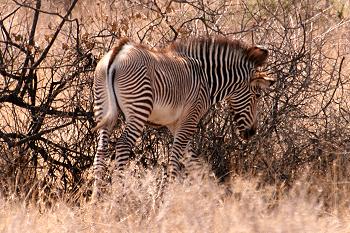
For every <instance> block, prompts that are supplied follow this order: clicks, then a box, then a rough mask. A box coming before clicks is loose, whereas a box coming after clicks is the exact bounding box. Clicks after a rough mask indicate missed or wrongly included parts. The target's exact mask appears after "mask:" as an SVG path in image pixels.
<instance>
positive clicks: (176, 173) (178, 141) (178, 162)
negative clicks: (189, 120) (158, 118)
mask: <svg viewBox="0 0 350 233" xmlns="http://www.w3.org/2000/svg"><path fill="white" fill-rule="evenodd" d="M193 125H194V124H187V127H186V125H183V127H182V128H181V129H180V130H178V131H177V132H176V133H175V137H174V143H173V147H172V149H171V153H170V158H169V169H168V170H169V172H168V176H169V178H170V181H173V180H175V179H178V178H180V177H181V176H180V175H181V174H180V173H181V170H182V168H183V163H182V162H183V161H184V160H183V158H184V153H185V149H186V146H187V145H188V143H189V139H190V138H191V136H192V135H193V133H194V132H195V128H194V127H193Z"/></svg>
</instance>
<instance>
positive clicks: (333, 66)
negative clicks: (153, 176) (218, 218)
mask: <svg viewBox="0 0 350 233" xmlns="http://www.w3.org/2000/svg"><path fill="white" fill-rule="evenodd" d="M94 3H95V4H92V3H91V2H85V1H81V2H77V1H76V0H74V1H70V2H69V3H68V1H53V0H45V1H40V0H36V1H34V0H32V1H3V2H2V3H0V7H1V9H0V14H1V21H0V31H1V34H0V46H1V50H0V75H1V80H0V103H1V105H0V118H1V122H0V124H1V125H0V142H1V144H0V153H1V155H2V156H1V158H0V184H1V186H2V187H4V188H3V189H2V190H1V195H2V196H5V197H10V196H16V197H20V199H23V198H24V199H31V198H32V199H33V200H34V201H35V200H43V198H42V197H43V195H44V196H45V197H46V198H47V200H51V199H52V198H53V197H52V196H54V197H55V198H56V199H60V198H63V196H67V195H68V196H70V197H74V198H73V199H74V200H76V202H78V203H79V199H80V198H82V199H84V198H86V197H87V196H89V190H87V189H86V187H90V186H91V183H89V182H91V170H90V167H91V164H92V161H93V155H94V153H95V149H96V140H95V136H96V135H95V134H93V133H92V132H91V128H92V127H93V126H94V121H93V117H92V102H93V100H92V95H91V90H92V80H93V71H94V68H95V66H96V62H97V61H98V59H99V58H100V57H101V56H102V55H103V54H105V52H106V51H108V49H110V48H111V47H112V46H113V44H114V43H115V41H116V40H117V39H118V38H120V37H122V36H127V37H130V38H132V39H133V40H134V41H136V42H140V43H143V44H146V45H148V46H163V45H165V44H166V43H167V42H171V41H173V40H175V39H178V38H182V39H186V38H188V37H191V36H215V35H222V36H226V37H228V38H236V39H242V40H244V41H245V42H247V43H249V44H261V45H265V46H266V47H267V48H268V49H269V50H270V51H271V52H270V59H269V62H268V64H267V66H266V68H265V70H266V71H267V72H268V73H269V74H270V75H271V76H273V77H276V79H277V82H276V84H275V86H274V87H273V88H272V89H271V90H270V91H268V92H267V93H266V94H265V95H264V96H263V97H262V100H261V113H260V117H259V132H258V135H257V136H255V137H254V138H253V139H252V140H251V141H249V142H241V141H240V140H239V139H238V138H237V136H236V134H235V124H234V122H233V119H232V117H231V114H230V113H229V112H228V111H227V108H226V104H225V103H221V104H218V105H216V106H213V107H212V108H211V109H210V111H209V112H208V114H207V115H206V116H205V117H204V118H203V119H202V121H201V122H200V124H199V126H198V132H197V133H196V135H195V136H194V139H193V144H194V147H195V148H196V149H197V152H198V153H199V154H200V155H201V156H202V158H203V159H204V160H206V161H207V162H208V163H209V164H210V166H211V168H212V170H213V171H214V172H215V174H216V178H217V179H218V180H220V181H226V182H230V181H227V180H228V178H229V177H237V176H238V177H248V178H249V179H251V177H255V178H256V179H258V181H257V182H258V184H259V186H261V187H264V186H265V185H273V186H276V187H278V188H277V189H276V190H277V191H276V192H277V194H276V195H275V198H278V197H280V196H282V197H283V198H284V196H283V195H288V192H289V190H290V189H291V188H292V187H293V184H294V182H295V180H297V179H298V178H299V177H300V175H301V174H304V173H306V174H307V176H309V177H310V179H309V181H308V182H310V183H311V184H313V185H310V186H309V191H310V192H312V193H314V194H315V195H316V196H318V197H319V198H320V199H322V200H324V201H325V202H326V203H327V205H326V206H328V207H329V208H336V209H338V208H343V207H346V206H347V201H346V195H347V194H348V193H349V185H348V180H349V172H348V169H347V167H348V164H349V156H348V155H349V151H350V141H349V138H350V125H349V122H350V118H349V116H350V106H349V100H350V96H349V95H350V94H349V93H350V91H349V89H350V84H349V79H348V76H349V74H350V72H349V62H348V60H349V46H348V45H349V37H348V32H349V29H350V28H349V20H350V18H349V4H348V3H344V2H342V1H313V0H310V1H302V2H300V1H292V2H290V1H265V0H263V1H257V2H252V1H214V0H213V1H210V0H209V1H205V2H203V1H186V0H184V1H139V0H128V1H123V2H120V1H108V0H101V1H95V2H94ZM122 128H123V121H122V117H121V120H120V121H118V124H117V125H116V133H115V135H114V136H113V138H112V140H111V143H110V151H111V153H113V151H114V150H113V145H114V143H115V138H116V137H118V135H119V134H120V130H121V129H122ZM170 147H171V136H170V135H169V133H168V131H167V130H165V129H162V130H155V129H152V128H146V129H145V132H144V134H143V135H142V138H141V140H140V141H139V142H138V144H137V145H136V148H135V149H134V151H133V155H132V157H133V159H134V160H136V161H137V164H138V165H139V166H140V167H145V168H148V169H149V170H152V169H153V168H154V169H155V170H159V169H160V167H162V166H163V165H164V164H165V165H166V162H167V155H168V153H169V148H170ZM180 190H181V188H180ZM263 190H264V189H263ZM315 190H321V191H320V192H321V193H319V192H318V191H315ZM183 191H184V192H185V190H183ZM212 195H213V194H208V196H209V197H212ZM140 203H141V201H140ZM169 205H172V204H169ZM125 208H127V207H125ZM203 209H205V208H204V207H203ZM224 214H225V213H224ZM282 216H283V215H282ZM140 221H141V220H140ZM179 221H180V220H179ZM180 222H181V221H180ZM175 225H176V224H175Z"/></svg>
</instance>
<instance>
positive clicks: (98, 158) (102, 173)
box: [91, 128, 111, 201]
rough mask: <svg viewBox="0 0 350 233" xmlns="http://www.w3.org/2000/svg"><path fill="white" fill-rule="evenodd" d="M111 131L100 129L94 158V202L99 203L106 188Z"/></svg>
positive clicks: (92, 198)
mask: <svg viewBox="0 0 350 233" xmlns="http://www.w3.org/2000/svg"><path fill="white" fill-rule="evenodd" d="M110 133H111V130H109V129H106V128H100V129H99V130H98V144H97V152H96V155H95V158H94V164H93V172H94V185H93V190H92V197H91V200H92V201H97V200H98V198H99V197H100V196H101V189H103V188H104V187H105V186H106V183H107V182H106V175H107V170H108V169H107V167H108V163H107V161H108V141H109V137H110Z"/></svg>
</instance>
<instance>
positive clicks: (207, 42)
mask: <svg viewBox="0 0 350 233" xmlns="http://www.w3.org/2000/svg"><path fill="white" fill-rule="evenodd" d="M212 46H215V47H217V48H223V49H230V50H231V51H234V52H238V53H240V54H241V55H242V56H244V57H247V58H248V59H249V60H251V61H252V62H254V63H259V61H258V60H256V59H255V58H256V57H255V56H251V55H252V51H253V50H252V48H256V47H249V46H248V45H247V44H245V43H243V42H242V41H239V40H229V39H227V38H225V37H212V38H210V37H199V38H190V39H182V40H178V41H175V42H173V43H172V44H170V46H168V48H167V50H168V51H172V52H176V53H179V54H184V55H187V56H188V55H190V54H189V51H190V50H191V48H192V49H193V48H196V47H201V49H210V48H211V47H212ZM192 52H193V50H192ZM190 56H191V55H190ZM259 65H261V64H259Z"/></svg>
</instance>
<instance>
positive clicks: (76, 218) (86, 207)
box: [0, 173, 350, 232]
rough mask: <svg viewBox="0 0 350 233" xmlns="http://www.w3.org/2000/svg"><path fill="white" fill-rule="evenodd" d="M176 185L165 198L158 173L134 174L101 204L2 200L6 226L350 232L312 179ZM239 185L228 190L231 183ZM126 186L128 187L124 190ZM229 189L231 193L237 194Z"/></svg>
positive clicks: (14, 228)
mask: <svg viewBox="0 0 350 233" xmlns="http://www.w3.org/2000/svg"><path fill="white" fill-rule="evenodd" d="M191 183H192V184H189V182H187V181H185V182H183V183H181V184H173V185H170V186H169V187H168V188H167V191H166V193H165V194H164V196H163V198H162V200H158V199H157V198H156V197H157V193H158V190H157V188H156V180H155V176H154V175H153V174H151V173H148V174H144V176H143V177H142V178H135V177H133V176H129V178H127V179H126V180H125V185H124V188H121V185H116V184H114V185H113V187H112V190H111V194H109V195H106V196H105V198H104V201H101V202H100V203H99V204H91V203H89V202H85V203H80V205H72V204H68V203H69V201H67V200H60V201H54V202H53V204H52V206H51V207H41V208H40V205H38V204H28V203H26V204H24V203H23V202H22V203H21V202H18V201H10V200H4V199H1V200H0V206H1V208H0V209H1V210H0V219H1V221H0V231H1V232H349V231H350V224H349V218H348V217H347V215H346V214H339V210H337V209H333V210H331V211H325V208H324V206H323V204H322V202H321V201H320V199H319V198H318V197H317V192H313V193H312V194H311V195H310V193H309V192H308V190H310V183H307V181H305V180H301V181H299V182H296V184H295V186H294V187H293V188H292V189H290V190H289V191H288V192H285V194H279V196H278V198H277V197H276V193H281V192H279V191H280V190H278V189H280V188H276V187H271V186H268V187H264V188H259V189H258V188H257V186H258V185H257V182H256V181H254V180H246V179H241V178H236V179H235V180H234V181H233V182H231V183H230V184H226V185H218V184H217V182H215V181H214V180H213V179H211V178H208V179H203V180H199V179H198V180H194V181H192V182H191ZM228 187H229V188H230V190H232V193H231V192H228V191H227V188H228ZM123 191H124V192H123ZM228 193H231V194H230V195H229V194H228Z"/></svg>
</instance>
